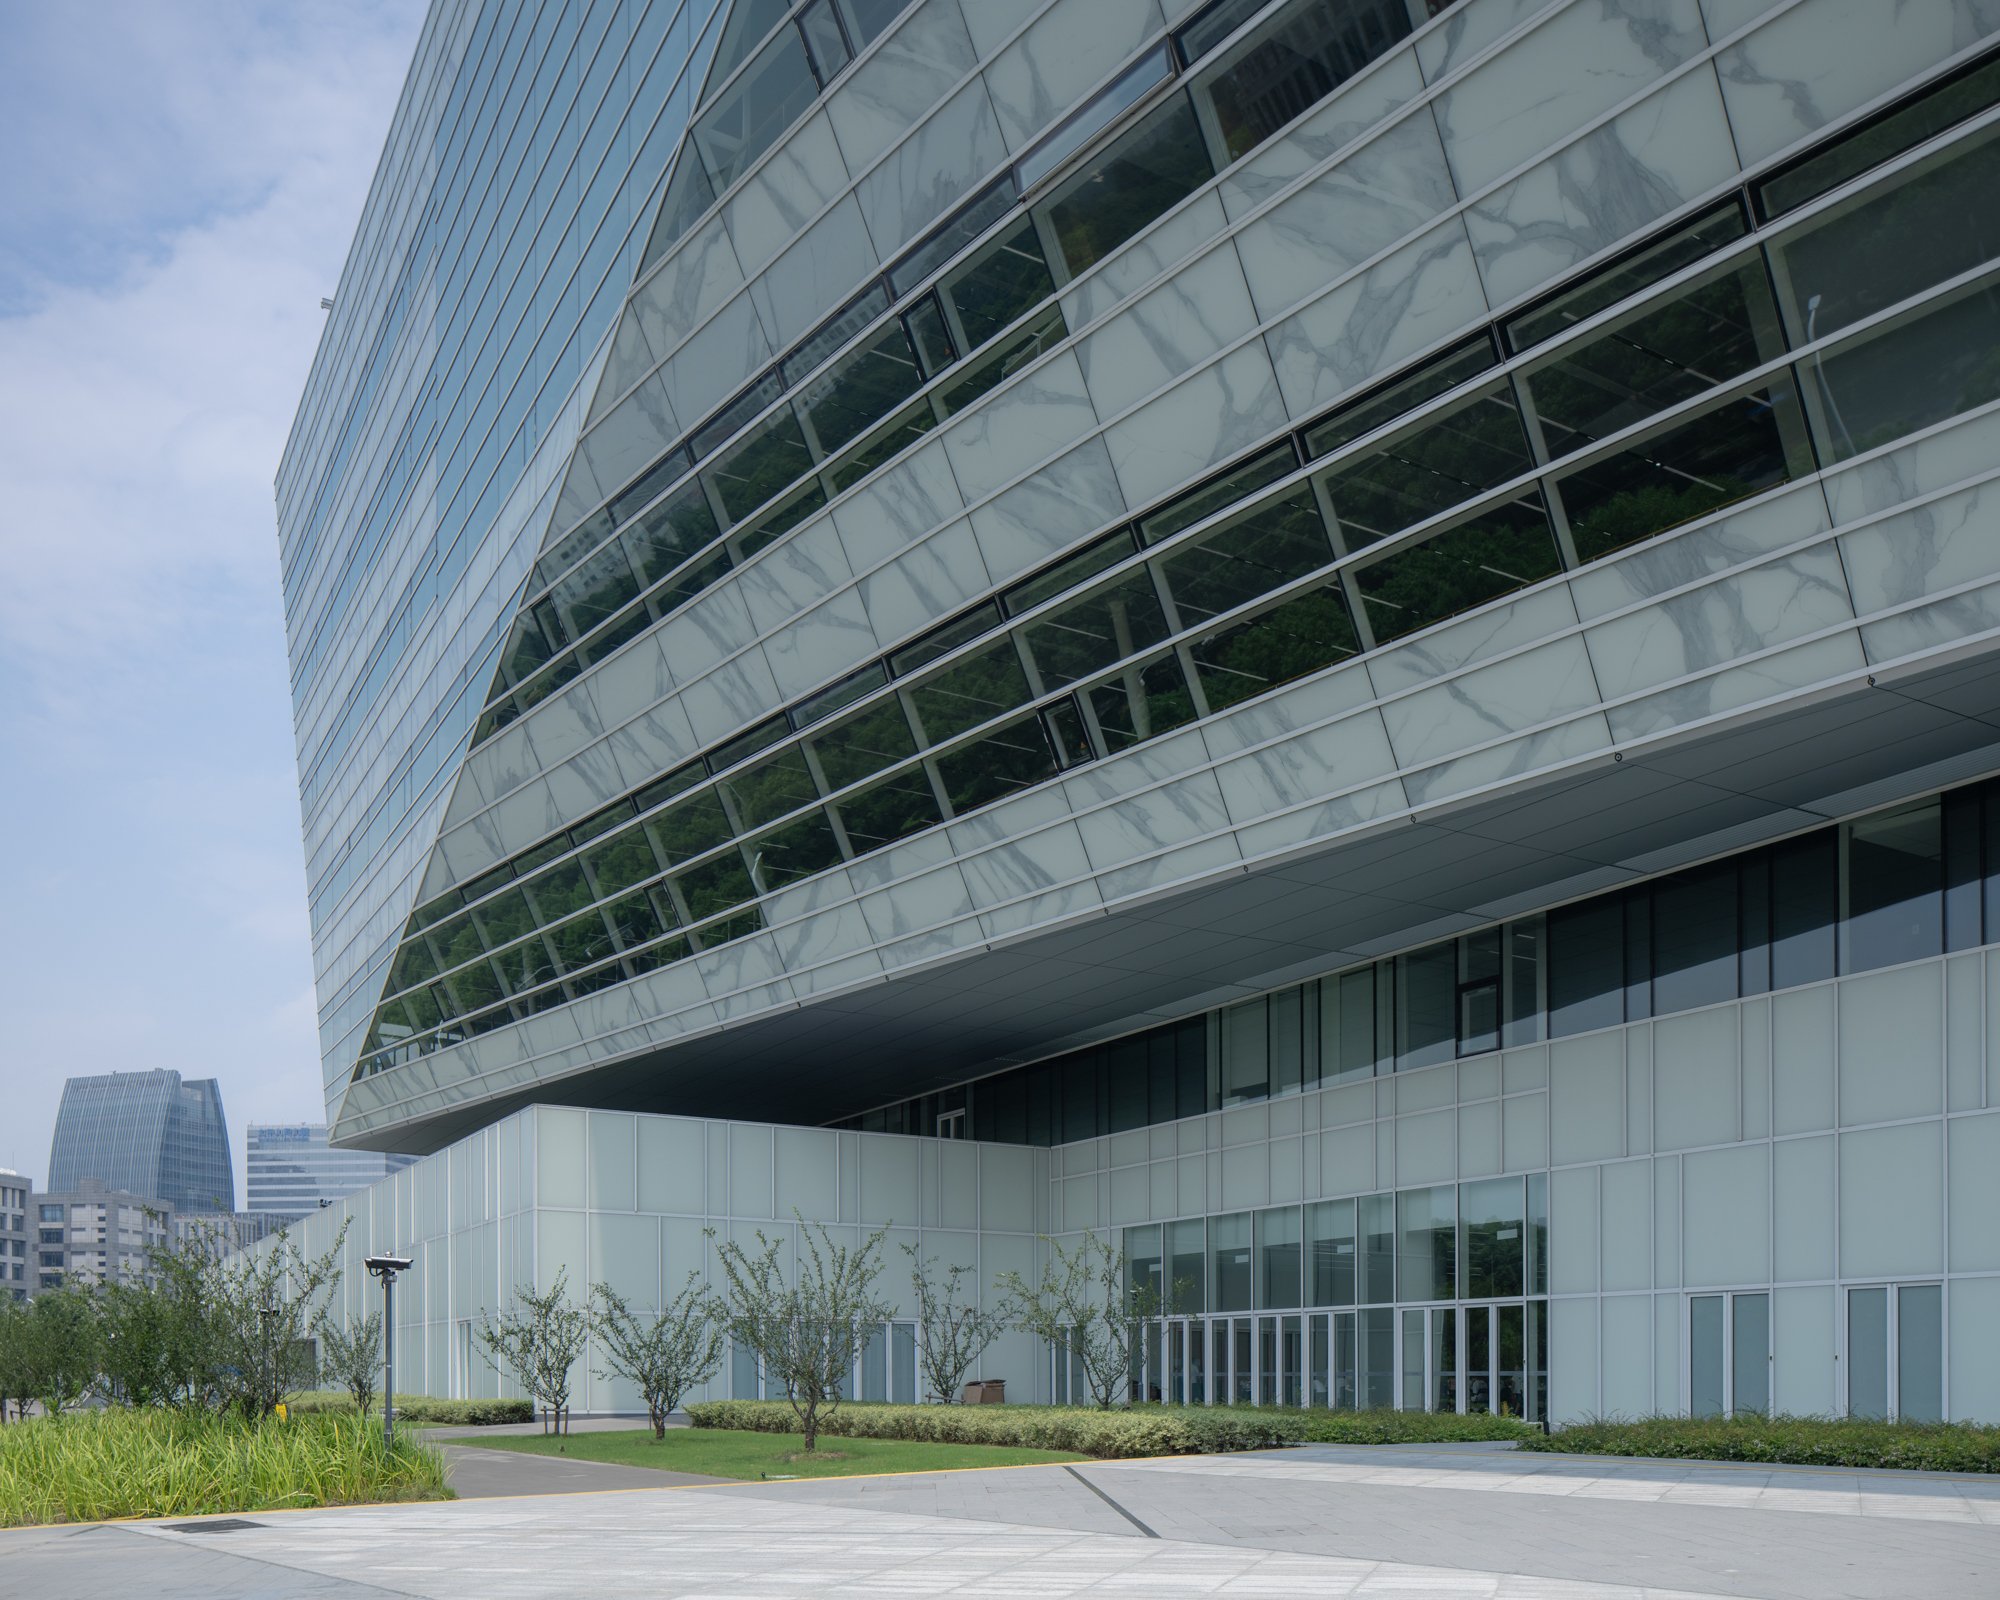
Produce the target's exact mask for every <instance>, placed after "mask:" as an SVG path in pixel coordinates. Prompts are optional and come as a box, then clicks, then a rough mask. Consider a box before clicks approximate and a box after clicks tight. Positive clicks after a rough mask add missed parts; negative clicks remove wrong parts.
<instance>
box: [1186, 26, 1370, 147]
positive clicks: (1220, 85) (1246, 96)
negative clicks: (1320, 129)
mask: <svg viewBox="0 0 2000 1600" xmlns="http://www.w3.org/2000/svg"><path fill="white" fill-rule="evenodd" d="M1248 9H1249V10H1251V11H1254V10H1255V9H1256V8H1255V7H1254V6H1252V7H1250V8H1248ZM1238 20H1239V19H1237V18H1235V17H1233V16H1216V17H1212V18H1203V19H1202V21H1201V22H1198V23H1197V24H1196V25H1195V26H1194V27H1193V28H1190V29H1189V30H1188V35H1187V37H1186V38H1185V39H1184V45H1183V48H1186V47H1187V46H1188V45H1189V44H1192V45H1194V46H1197V47H1198V48H1199V49H1206V48H1208V45H1206V44H1203V43H1202V38H1203V24H1206V25H1207V28H1208V29H1209V30H1210V31H1209V32H1208V34H1207V37H1208V39H1209V40H1210V41H1211V42H1212V41H1213V40H1214V38H1215V37H1216V35H1217V34H1218V33H1222V32H1226V31H1227V30H1228V29H1229V28H1230V27H1233V26H1235V25H1236V23H1237V21H1238ZM1409 31H1410V10H1409V5H1408V0H1302V3H1296V4H1293V5H1287V6H1280V7H1279V8H1278V9H1277V11H1276V13H1275V14H1274V15H1273V16H1272V17H1271V19H1270V20H1269V21H1268V22H1266V23H1265V24H1264V25H1263V26H1262V27H1261V28H1258V29H1257V30H1256V31H1255V32H1254V33H1252V34H1251V35H1250V36H1249V37H1248V38H1246V39H1245V40H1244V41H1243V42H1242V43H1241V44H1239V45H1237V46H1236V47H1235V48H1234V49H1232V50H1231V51H1229V53H1228V54H1227V55H1226V56H1224V57H1223V58H1222V59H1221V60H1220V62H1219V63H1218V64H1217V65H1216V66H1215V67H1214V68H1210V69H1205V70H1204V71H1203V73H1202V75H1201V77H1200V80H1199V83H1200V87H1199V88H1198V89H1197V91H1196V92H1197V93H1200V94H1204V95H1206V97H1207V98H1208V99H1209V101H1210V102H1211V103H1212V105H1213V107H1214V113H1215V120H1216V126H1217V127H1218V129H1219V130H1220V132H1221V134H1222V140H1223V146H1224V149H1225V150H1226V151H1227V152H1228V154H1227V157H1226V159H1227V160H1230V161H1234V160H1235V159H1236V158H1237V157H1239V156H1242V155H1246V154H1248V153H1249V152H1250V151H1251V150H1253V149H1254V148H1256V146H1258V145H1260V144H1262V143H1263V142H1264V141H1265V140H1266V139H1268V138H1270V137H1271V135H1272V134H1274V133H1276V132H1277V131H1278V130H1279V129H1280V128H1282V127H1284V126H1285V125H1286V124H1287V123H1289V122H1290V121H1292V119H1293V118H1295V117H1297V116H1298V115H1299V114H1300V113H1302V112H1304V111H1306V110H1308V109H1310V108H1311V107H1312V106H1314V105H1317V104H1318V103H1319V102H1320V101H1321V100H1324V99H1325V98H1326V97H1327V96H1328V95H1329V94H1331V93H1332V92H1333V91H1334V89H1335V88H1337V87H1338V86H1339V85H1340V84H1341V83H1343V82H1345V81H1346V80H1347V79H1348V78H1350V77H1352V76H1353V75H1354V74H1355V73H1357V72H1359V71H1360V70H1361V69H1362V68H1363V67H1365V66H1367V65H1368V63H1369V62H1371V61H1373V60H1374V59H1375V58H1376V57H1377V56H1379V55H1381V54H1382V53H1383V52H1384V51H1386V50H1387V49H1388V48H1389V47H1390V46H1391V45H1392V44H1394V43H1395V42H1396V41H1397V40H1398V39H1401V38H1403V37H1404V36H1406V35H1407V34H1408V33H1409ZM1188 59H1190V60H1192V59H1193V55H1192V54H1190V55H1189V56H1188Z"/></svg>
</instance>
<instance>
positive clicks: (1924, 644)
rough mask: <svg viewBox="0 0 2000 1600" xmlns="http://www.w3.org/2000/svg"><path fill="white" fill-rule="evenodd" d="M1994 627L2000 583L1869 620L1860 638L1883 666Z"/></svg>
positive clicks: (1999, 618)
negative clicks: (1889, 615)
mask: <svg viewBox="0 0 2000 1600" xmlns="http://www.w3.org/2000/svg"><path fill="white" fill-rule="evenodd" d="M1995 629H2000V583H1991V584H1987V585H1986V586H1985V587H1984V588H1981V589H1970V590H1967V591H1966V592H1965V593H1964V594H1957V595H1953V596H1952V597H1951V598H1950V599H1948V600H1937V601H1933V602H1932V603H1931V604H1930V605H1927V606H1915V607H1912V608H1911V609H1910V610H1908V611H1899V612H1897V613H1896V614H1895V615H1894V616H1891V617H1883V618H1881V619H1880V620H1878V621H1875V622H1870V623H1868V624H1866V625H1865V626H1864V627H1863V628H1862V630H1861V638H1862V642H1863V644H1864V645H1865V646H1866V647H1867V651H1868V659H1869V660H1870V661H1872V662H1874V663H1876V664H1877V665H1880V664H1882V663H1885V662H1890V661H1897V660H1900V659H1901V658H1902V657H1904V656H1909V655H1915V654H1917V653H1918V652H1920V651H1924V650H1935V649H1937V648H1938V647H1939V646H1941V645H1954V644H1957V643H1959V642H1960V641H1962V640H1964V639H1966V638H1968V637H1970V636H1971V635H1973V634H1978V633H1988V632H1991V631H1993V630H1995Z"/></svg>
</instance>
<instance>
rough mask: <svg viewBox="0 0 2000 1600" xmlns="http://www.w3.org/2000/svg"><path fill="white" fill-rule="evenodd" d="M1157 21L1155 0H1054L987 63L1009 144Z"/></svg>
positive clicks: (1016, 147) (1088, 83)
mask: <svg viewBox="0 0 2000 1600" xmlns="http://www.w3.org/2000/svg"><path fill="white" fill-rule="evenodd" d="M972 3H973V4H975V5H976V4H977V3H978V0H972ZM1160 27H1161V18H1160V7H1159V0H1055V4H1053V5H1051V6H1050V7H1049V8H1048V9H1047V10H1046V11H1044V12H1043V13H1042V14H1041V16H1039V17H1037V18H1036V19H1035V21H1034V23H1033V25H1032V26H1031V27H1029V29H1028V31H1027V32H1026V33H1024V34H1022V35H1021V37H1020V38H1018V39H1016V40H1015V41H1014V42H1013V43H1012V44H1010V45H1009V46H1008V47H1007V48H1006V49H1005V50H1003V51H1001V52H1000V54H999V55H997V56H995V57H994V58H993V60H992V61H991V62H990V63H988V65H987V67H986V82H987V84H988V86H989V87H990V88H991V89H992V91H993V106H994V109H995V111H997V112H998V113H999V115H1000V128H1001V132H1002V133H1003V134H1004V136H1005V137H1006V140H1007V149H1008V151H1010V152H1019V151H1020V150H1021V149H1022V147H1023V146H1025V145H1027V144H1029V143H1030V142H1032V141H1033V140H1034V139H1035V137H1036V136H1037V135H1038V134H1041V133H1042V132H1044V131H1045V130H1047V129H1048V128H1049V127H1050V126H1051V125H1052V124H1053V123H1054V122H1055V121H1056V120H1057V118H1058V117H1060V116H1061V115H1062V113H1063V112H1065V111H1067V110H1068V109H1069V108H1070V106H1071V105H1073V104H1074V103H1075V102H1076V101H1077V99H1078V98H1079V97H1080V96H1081V95H1083V94H1084V93H1085V92H1086V91H1088V90H1089V89H1091V88H1092V87H1094V86H1095V85H1096V83H1097V82H1098V80H1099V79H1101V78H1103V77H1104V76H1105V75H1106V74H1108V73H1110V72H1111V71H1112V70H1113V69H1114V68H1116V67H1117V66H1118V65H1119V64H1120V63H1121V62H1123V61H1125V60H1126V58H1128V57H1129V56H1131V55H1132V53H1133V52H1134V51H1136V50H1137V49H1138V48H1139V46H1140V45H1142V44H1144V43H1145V42H1146V39H1147V38H1148V36H1150V35H1151V34H1153V33H1155V32H1156V31H1158V29H1159V28H1160Z"/></svg>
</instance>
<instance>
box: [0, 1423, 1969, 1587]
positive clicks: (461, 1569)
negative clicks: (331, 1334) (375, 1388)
mask: <svg viewBox="0 0 2000 1600" xmlns="http://www.w3.org/2000/svg"><path fill="white" fill-rule="evenodd" d="M474 1453H475V1452H471V1451H468V1452H466V1454H467V1455H470V1454H474ZM530 1459H532V1458H530ZM559 1465H563V1464H559ZM587 1476H588V1475H579V1476H576V1477H572V1478H571V1479H569V1480H566V1481H562V1482H560V1483H558V1484H557V1486H556V1488H555V1492H544V1493H538V1494H534V1495H528V1496H523V1497H520V1498H511V1499H509V1498H490V1497H489V1498H478V1499H466V1500H462V1501H459V1502H457V1503H453V1504H443V1505H414V1506H385V1507H373V1508H354V1509H348V1510H331V1511H306V1512H291V1513H259V1514H257V1515H255V1516H250V1517H244V1518H238V1519H228V1521H229V1523H230V1524H231V1525H228V1526H222V1525H220V1524H218V1523H213V1522H211V1523H207V1524H205V1525H202V1526H195V1525H190V1524H188V1523H179V1524H163V1523H121V1524H114V1525H102V1526H91V1527H78V1528H59V1529H24V1530H17V1531H14V1532H10V1533H0V1570H4V1571H5V1572H6V1573H7V1576H8V1587H9V1592H11V1593H15V1594H20V1595H24V1596H25V1595H34V1596H37V1597H39V1600H70V1597H77V1600H82V1597H90V1600H99V1597H102V1596H106V1595H126V1594H130V1595H144V1596H148V1597H158V1600H197V1597H200V1600H209V1597H221V1600H249V1597H253V1596H256V1597H265V1596H270V1597H290V1596H300V1597H314V1600H317V1597H326V1600H361V1597H365V1596H378V1595H395V1596H423V1597H434V1600H461V1597H480V1600H486V1597H492V1600H528V1597H542V1596H574V1595H588V1596H591V1597H592V1600H622V1597H625V1596H634V1597H636V1596H676V1597H694V1596H728V1597H732V1600H736V1597H741V1600H750V1597H760V1596H771V1597H779V1596H783V1597H796V1596H802V1595H809V1594H837V1595H855V1596H866V1595H905V1596H930V1595H980V1596H1003V1595H1004V1596H1009V1597H1021V1596H1035V1597H1056V1596H1065V1595H1084V1594H1089V1595H1107V1596H1109V1595H1134V1596H1137V1595H1144V1596H1147V1597H1162V1600H1168V1597H1176V1596H1183V1595H1187V1596H1194V1595H1264V1596H1289V1595H1315V1596H1318V1595H1356V1596H1365V1595H1390V1594H1394V1595H1400V1596H1430V1595H1438V1596H1452V1597H1457V1600H1484V1597H1489V1596H1490V1597H1508V1600H1512V1597H1521V1600H1526V1597H1530V1596H1533V1597H1545V1600H1582V1597H1585V1596H1618V1597H1630V1600H1640V1597H1645V1600H1678V1597H1683V1596H1696V1595H1701V1596H1711V1597H1713V1596H1756V1597H1759V1600H1793V1597H1796V1600H1838V1597H1843V1596H1895V1597H1914V1596H1922V1597H1925V1600H1931V1597H1939V1600H1944V1597H1952V1596H1979V1597H1982V1600H1983V1597H1990V1596H1992V1595H1994V1594H1995V1593H2000V1483H1993V1482H1988V1481H1984V1480H1980V1479H1975V1478H1963V1477H1948V1476H1942V1475H1925V1474H1900V1473H1860V1472H1831V1471H1819V1470H1807V1469H1797V1468H1783V1467H1777V1468H1762V1467H1739V1466H1724V1465H1708V1464H1701V1463H1684V1462H1653V1461H1644V1462H1641V1461H1629V1462H1627V1461H1606V1460H1602V1459H1595V1458H1585V1457H1560V1456H1527V1455H1520V1454H1516V1453H1514V1452H1512V1451H1505V1450H1500V1451H1496V1450H1490V1449H1480V1448H1478V1447H1469V1448H1468V1447H1446V1448H1443V1449H1437V1448H1433V1449H1424V1450H1417V1449H1407V1450H1399V1449H1368V1450H1363V1449H1349V1448H1337V1447H1309V1448H1304V1449H1295V1450H1284V1451H1270V1452H1263V1453H1259V1454H1256V1455H1246V1456H1227V1457H1205V1458H1186V1459H1177V1460H1164V1461H1148V1462H1130V1463H1112V1462H1105V1463H1092V1464H1088V1465H1083V1466H1079V1467H1075V1468H1069V1467H1020V1468H998V1469H991V1470H986V1471H977V1472H945V1473H922V1474H911V1475H907V1476H900V1477H879V1478H846V1479H823V1480H820V1481H816V1482H800V1483H781V1484H696V1485H679V1486H666V1487H646V1488H638V1489H626V1488H597V1487H592V1486H591V1485H590V1484H589V1483H588V1482H587V1481H585V1480H586V1479H587ZM622 1477H623V1475H621V1478H622ZM605 1481H609V1480H605ZM489 1494H490V1491H489Z"/></svg>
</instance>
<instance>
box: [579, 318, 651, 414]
mask: <svg viewBox="0 0 2000 1600" xmlns="http://www.w3.org/2000/svg"><path fill="white" fill-rule="evenodd" d="M662 353H663V352H661V351H658V350H655V349H654V348H653V344H652V341H651V340H650V339H648V338H647V337H646V334H645V330H644V329H643V327H642V326H641V324H640V321H639V308H638V306H637V305H636V304H630V305H627V306H626V307H625V310H624V313H623V315H621V316H620V317H619V319H618V331H617V332H616V333H614V334H612V336H611V351H610V353H609V354H608V355H607V356H606V357H605V358H604V371H603V373H602V374H600V376H599V378H598V383H597V393H596V394H595V396H593V397H592V399H591V402H590V416H589V419H588V420H589V421H590V422H592V423H594V422H596V421H597V419H598V418H599V417H601V416H603V415H604V413H605V411H606V410H607V409H609V407H610V405H611V402H612V401H614V400H616V399H617V398H618V397H619V396H620V395H622V394H623V393H624V392H625V391H626V390H627V389H629V388H630V387H631V386H632V385H633V384H634V383H635V382H637V381H638V379H639V378H640V376H641V375H642V374H644V373H648V372H651V371H652V370H653V368H654V366H655V365H656V364H657V363H658V361H659V359H660V356H661V354H662Z"/></svg>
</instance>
